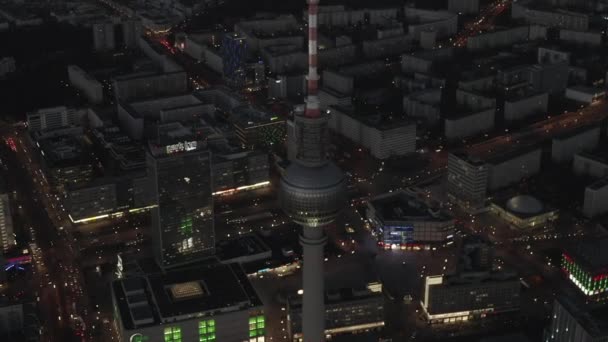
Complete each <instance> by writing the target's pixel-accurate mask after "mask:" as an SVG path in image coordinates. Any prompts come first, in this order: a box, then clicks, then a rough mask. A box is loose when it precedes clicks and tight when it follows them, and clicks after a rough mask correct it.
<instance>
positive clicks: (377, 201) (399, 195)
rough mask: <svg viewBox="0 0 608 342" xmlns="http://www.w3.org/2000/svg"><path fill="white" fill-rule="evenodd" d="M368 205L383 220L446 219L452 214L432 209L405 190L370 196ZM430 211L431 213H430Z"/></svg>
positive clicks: (449, 218)
mask: <svg viewBox="0 0 608 342" xmlns="http://www.w3.org/2000/svg"><path fill="white" fill-rule="evenodd" d="M369 205H370V206H371V207H372V208H374V210H375V211H376V215H377V216H378V217H379V218H380V219H382V220H383V221H407V220H412V221H446V220H451V219H452V216H450V215H449V214H448V213H446V212H445V211H443V210H440V209H436V210H433V209H431V208H430V207H429V205H428V204H426V203H425V202H423V201H422V200H420V199H418V198H416V196H415V195H413V194H409V193H407V192H405V191H396V192H392V193H390V194H385V195H381V196H378V197H375V198H372V199H371V200H370V201H369ZM431 212H432V213H431Z"/></svg>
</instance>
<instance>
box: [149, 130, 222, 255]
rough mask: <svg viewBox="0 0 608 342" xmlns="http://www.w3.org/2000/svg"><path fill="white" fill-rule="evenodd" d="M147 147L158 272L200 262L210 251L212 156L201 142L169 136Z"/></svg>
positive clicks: (212, 238) (212, 233) (212, 248)
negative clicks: (162, 268) (160, 267)
mask: <svg viewBox="0 0 608 342" xmlns="http://www.w3.org/2000/svg"><path fill="white" fill-rule="evenodd" d="M170 136H171V139H159V141H158V142H157V143H156V144H153V143H150V144H149V145H150V146H149V147H150V150H149V152H148V155H147V164H148V177H149V178H150V185H151V186H152V190H151V191H152V193H153V194H154V195H153V198H154V199H153V205H155V208H153V209H152V241H153V247H154V253H155V257H156V259H157V262H158V263H159V264H160V265H161V266H162V267H173V266H177V265H181V264H187V263H190V262H193V261H197V260H200V259H202V258H205V257H207V256H209V255H212V254H213V253H214V251H215V230H214V223H213V198H212V182H211V156H210V153H209V151H208V150H207V149H206V148H205V147H204V146H202V145H203V144H202V142H199V141H196V140H192V138H189V137H184V136H176V135H173V134H171V135H170Z"/></svg>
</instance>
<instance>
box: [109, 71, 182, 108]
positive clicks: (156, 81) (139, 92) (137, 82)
mask: <svg viewBox="0 0 608 342" xmlns="http://www.w3.org/2000/svg"><path fill="white" fill-rule="evenodd" d="M112 89H113V90H114V98H115V99H116V100H117V101H133V100H136V99H145V98H153V97H158V96H167V95H173V94H183V93H185V92H186V91H187V90H188V76H187V75H186V72H185V71H173V72H166V73H162V72H141V73H135V74H129V75H124V76H119V77H116V78H114V79H113V80H112Z"/></svg>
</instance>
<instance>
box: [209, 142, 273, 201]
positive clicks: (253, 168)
mask: <svg viewBox="0 0 608 342" xmlns="http://www.w3.org/2000/svg"><path fill="white" fill-rule="evenodd" d="M268 185H270V173H269V165H268V153H265V152H260V151H244V152H237V153H225V154H219V153H214V154H213V195H216V196H217V195H228V194H233V193H236V192H240V191H245V190H254V189H259V188H262V187H265V186H268Z"/></svg>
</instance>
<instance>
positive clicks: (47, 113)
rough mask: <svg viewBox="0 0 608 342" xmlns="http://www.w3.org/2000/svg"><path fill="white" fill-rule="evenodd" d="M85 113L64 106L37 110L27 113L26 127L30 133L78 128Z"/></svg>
mask: <svg viewBox="0 0 608 342" xmlns="http://www.w3.org/2000/svg"><path fill="white" fill-rule="evenodd" d="M85 112H86V111H85V110H80V109H74V108H67V107H64V106H60V107H52V108H43V109H38V110H37V111H35V112H30V113H27V127H28V130H29V131H30V132H37V131H50V130H55V129H59V128H64V127H68V126H80V125H81V120H82V117H83V116H84V115H85Z"/></svg>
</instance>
